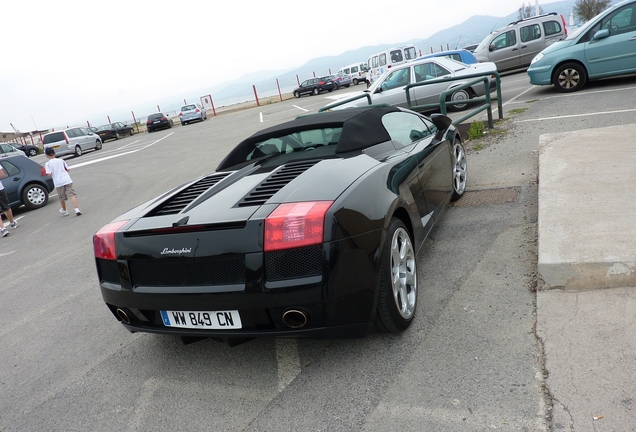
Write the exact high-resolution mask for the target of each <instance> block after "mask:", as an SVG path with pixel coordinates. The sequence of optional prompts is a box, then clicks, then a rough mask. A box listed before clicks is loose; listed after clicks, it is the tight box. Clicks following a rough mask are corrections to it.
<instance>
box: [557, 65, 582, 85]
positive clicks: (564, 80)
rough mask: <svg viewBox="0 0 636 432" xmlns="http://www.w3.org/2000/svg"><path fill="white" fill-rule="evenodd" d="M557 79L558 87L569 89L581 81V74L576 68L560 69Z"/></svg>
mask: <svg viewBox="0 0 636 432" xmlns="http://www.w3.org/2000/svg"><path fill="white" fill-rule="evenodd" d="M557 80H558V82H559V87H561V88H562V89H564V90H569V89H573V88H575V87H576V86H578V85H579V83H580V82H581V75H580V74H579V71H578V70H576V69H574V68H572V69H569V68H568V69H564V70H562V71H561V73H560V74H559V76H558V78H557Z"/></svg>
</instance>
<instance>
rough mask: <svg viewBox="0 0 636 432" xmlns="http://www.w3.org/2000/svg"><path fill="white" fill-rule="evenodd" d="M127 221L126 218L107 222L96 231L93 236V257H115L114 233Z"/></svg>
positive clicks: (111, 258)
mask: <svg viewBox="0 0 636 432" xmlns="http://www.w3.org/2000/svg"><path fill="white" fill-rule="evenodd" d="M127 223H128V221H127V220H123V221H118V222H113V223H109V224H108V225H106V226H104V227H102V229H100V230H99V231H97V233H96V234H95V235H94V236H93V250H94V251H95V258H102V259H107V260H116V259H117V250H116V249H115V233H116V232H117V231H118V230H119V229H120V228H121V227H123V226H124V225H126V224H127Z"/></svg>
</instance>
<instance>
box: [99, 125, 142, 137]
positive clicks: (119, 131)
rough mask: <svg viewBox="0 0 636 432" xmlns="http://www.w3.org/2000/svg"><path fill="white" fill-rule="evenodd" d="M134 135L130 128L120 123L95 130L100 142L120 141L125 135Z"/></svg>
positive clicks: (102, 126)
mask: <svg viewBox="0 0 636 432" xmlns="http://www.w3.org/2000/svg"><path fill="white" fill-rule="evenodd" d="M134 133H135V130H134V129H133V127H132V126H128V125H127V124H125V123H122V122H115V123H108V124H105V125H101V126H100V127H98V128H97V135H99V137H100V138H101V139H102V142H104V141H106V140H109V139H120V138H121V137H122V136H125V135H130V136H133V135H134Z"/></svg>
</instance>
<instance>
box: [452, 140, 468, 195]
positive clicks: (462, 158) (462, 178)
mask: <svg viewBox="0 0 636 432" xmlns="http://www.w3.org/2000/svg"><path fill="white" fill-rule="evenodd" d="M467 174H468V166H467V165H466V151H465V150H464V146H463V145H462V142H461V141H460V139H459V138H455V143H454V144H453V196H452V197H451V200H452V201H457V200H458V199H460V198H461V197H463V196H464V192H466V179H467Z"/></svg>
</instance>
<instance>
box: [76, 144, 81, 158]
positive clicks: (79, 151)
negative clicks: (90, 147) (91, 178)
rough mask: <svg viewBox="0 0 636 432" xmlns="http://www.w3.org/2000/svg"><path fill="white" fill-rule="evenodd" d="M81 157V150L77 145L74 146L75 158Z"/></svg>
mask: <svg viewBox="0 0 636 432" xmlns="http://www.w3.org/2000/svg"><path fill="white" fill-rule="evenodd" d="M81 155H82V148H81V147H80V146H78V145H76V146H75V156H77V157H79V156H81Z"/></svg>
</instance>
